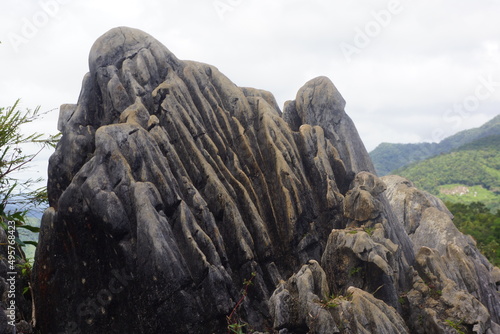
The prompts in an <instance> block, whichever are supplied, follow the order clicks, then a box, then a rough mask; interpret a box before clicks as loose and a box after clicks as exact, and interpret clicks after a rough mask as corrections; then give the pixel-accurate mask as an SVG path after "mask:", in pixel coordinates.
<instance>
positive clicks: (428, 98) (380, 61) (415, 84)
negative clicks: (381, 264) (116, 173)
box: [0, 0, 500, 176]
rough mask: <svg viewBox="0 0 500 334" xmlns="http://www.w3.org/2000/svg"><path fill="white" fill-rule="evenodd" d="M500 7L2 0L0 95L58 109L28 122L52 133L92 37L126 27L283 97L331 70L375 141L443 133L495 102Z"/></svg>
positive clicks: (73, 98)
mask: <svg viewBox="0 0 500 334" xmlns="http://www.w3.org/2000/svg"><path fill="white" fill-rule="evenodd" d="M499 14H500V1H499V0H475V1H472V0H432V1H431V0H419V1H416V0H413V1H411V0H383V1H379V0H359V1H351V0H349V1H347V0H345V1H332V0H309V1H306V0H267V1H264V0H215V1H214V0H185V1H180V0H150V1H144V0H142V1H141V0H121V1H115V0H111V1H109V0H85V1H84V0H40V1H38V0H23V1H19V0H0V27H1V29H0V41H1V42H2V44H0V56H1V62H0V78H1V79H0V106H10V105H12V104H13V103H14V101H15V100H16V99H17V98H21V99H22V107H23V108H34V107H36V106H38V105H40V106H41V110H42V111H48V110H52V111H51V112H50V113H49V114H48V115H47V116H46V117H45V118H44V119H43V120H42V121H40V122H38V123H37V124H35V125H34V127H33V129H36V130H38V131H44V132H48V133H56V132H57V129H56V124H57V117H58V108H59V106H60V105H61V104H63V103H76V102H77V98H78V95H79V93H80V88H81V82H82V78H83V76H84V74H85V73H86V72H87V71H88V53H89V51H90V48H91V46H92V44H93V43H94V41H95V40H96V39H97V38H98V37H99V36H100V35H102V34H103V33H105V32H106V31H108V30H109V29H111V28H113V27H116V26H130V27H134V28H138V29H141V30H143V31H145V32H147V33H149V34H151V35H153V36H154V37H155V38H157V39H158V40H159V41H160V42H162V43H163V44H164V45H165V46H167V48H169V49H170V51H172V52H173V53H174V54H175V55H176V56H177V57H178V58H180V59H189V60H196V61H200V62H204V63H209V64H211V65H214V66H216V67H218V68H219V70H221V72H223V73H224V74H225V75H226V76H228V77H229V78H230V79H231V80H232V81H233V82H234V83H236V84H237V85H239V86H250V87H256V88H261V89H265V90H268V91H271V92H272V93H273V94H274V95H275V97H276V99H277V100H278V103H279V105H280V106H283V103H284V102H285V101H286V100H291V99H295V94H296V92H297V90H298V89H299V88H300V87H301V86H302V85H303V84H304V83H305V82H306V81H308V80H310V79H312V78H314V77H316V76H319V75H325V76H328V77H329V78H330V79H331V80H332V81H333V82H334V84H335V85H336V87H337V88H338V89H339V91H340V93H341V94H342V95H343V97H344V98H345V99H346V101H347V105H346V112H347V113H348V114H349V115H350V117H351V118H352V119H353V120H354V122H355V124H356V127H357V128H358V131H359V133H360V135H361V138H362V139H363V141H364V143H365V146H366V147H367V149H368V150H369V151H371V150H373V149H374V148H375V147H376V146H377V145H378V144H379V143H381V142H399V143H408V142H421V141H431V142H432V141H440V140H441V139H443V138H444V137H445V136H448V135H451V134H453V133H456V132H457V131H459V130H463V129H467V128H472V127H477V126H480V125H481V124H483V123H485V122H486V121H488V120H490V119H491V118H493V117H494V116H495V115H497V114H499V113H500V40H499V39H500V20H499V18H498V16H499ZM30 130H31V128H30V129H27V130H26V131H30ZM48 155H49V153H44V154H42V155H41V156H40V157H39V159H38V160H41V161H42V162H41V164H42V165H43V160H46V159H47V158H48ZM44 168H45V167H43V168H41V169H44ZM40 173H41V174H40V175H41V176H45V175H46V172H45V170H42V171H40Z"/></svg>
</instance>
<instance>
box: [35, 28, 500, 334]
mask: <svg viewBox="0 0 500 334" xmlns="http://www.w3.org/2000/svg"><path fill="white" fill-rule="evenodd" d="M344 107H345V100H344V99H343V98H342V96H341V95H340V93H339V92H338V90H337V89H336V88H335V86H334V84H333V83H332V82H331V81H330V79H328V78H326V77H318V78H315V79H312V80H310V81H309V82H307V83H306V84H305V85H304V86H303V87H302V88H301V89H300V90H299V92H298V93H297V96H296V98H295V100H294V101H288V102H287V103H286V104H285V107H284V111H283V112H282V111H281V110H280V109H279V107H278V105H277V103H276V100H275V99H274V97H273V95H272V94H271V93H270V92H267V91H263V90H259V89H254V88H247V87H245V88H242V87H238V86H236V85H235V84H234V83H232V82H231V81H230V80H229V79H228V78H227V77H225V76H224V75H223V74H222V73H220V72H219V70H218V69H217V68H216V67H214V66H211V65H207V64H202V63H198V62H194V61H183V60H179V59H177V57H175V55H173V54H172V53H171V52H170V51H169V50H168V49H167V48H166V47H165V46H163V45H162V44H161V43H160V42H158V41H157V40H155V39H154V38H153V37H151V36H150V35H148V34H146V33H144V32H142V31H140V30H137V29H132V28H127V27H119V28H114V29H112V30H110V31H109V32H107V33H106V34H104V35H103V36H101V37H100V38H99V39H98V40H97V41H96V42H95V44H94V46H93V47H92V49H91V51H90V55H89V73H87V74H86V75H85V77H84V80H83V84H82V90H81V93H80V96H79V99H78V103H77V104H74V105H71V104H67V105H63V106H62V107H61V109H60V117H59V123H58V127H59V130H60V131H61V132H62V138H61V140H60V142H59V144H58V146H57V148H56V151H55V153H54V154H53V155H52V157H51V158H50V161H49V180H48V193H49V202H50V208H49V209H47V211H46V212H45V214H44V216H43V220H42V227H41V233H40V241H39V246H38V248H37V253H36V262H35V267H34V271H33V281H34V286H33V298H34V305H35V310H34V311H35V318H36V328H37V329H38V330H40V331H41V332H42V333H48V334H50V333H61V332H64V333H97V332H107V333H161V332H169V333H224V332H228V325H242V324H244V325H245V328H246V329H247V330H248V332H255V333H257V332H267V333H278V332H279V333H281V334H285V333H368V332H373V333H375V332H376V333H410V332H411V333H431V332H433V333H448V332H451V329H450V328H451V327H449V326H448V325H447V322H446V320H450V321H456V322H457V323H459V322H460V323H461V325H462V326H465V327H467V329H469V328H470V330H471V331H473V332H475V333H489V334H491V333H497V332H496V330H498V323H499V319H498V318H499V310H498V305H500V303H498V301H499V297H498V284H499V281H500V274H499V271H500V270H499V269H498V268H494V267H493V266H491V264H489V263H488V262H487V261H486V260H485V259H484V257H482V256H481V255H480V253H479V252H478V251H477V249H476V248H475V245H474V244H473V242H472V241H471V240H469V239H468V238H467V237H465V236H463V235H461V234H459V233H458V231H454V230H453V229H452V226H451V225H452V223H451V218H450V216H449V213H447V212H446V209H445V207H444V205H443V204H442V203H441V202H440V201H439V200H438V199H436V198H433V197H432V196H431V195H428V194H423V193H418V192H419V191H418V190H416V189H415V188H413V187H412V186H411V184H409V183H405V182H407V181H401V180H399V179H380V178H378V177H377V176H376V175H375V172H374V168H373V165H372V163H371V160H370V158H369V156H368V153H367V152H366V149H365V148H364V145H363V143H362V141H361V139H360V137H359V135H358V132H357V130H356V128H355V126H354V124H353V122H352V120H351V119H350V118H349V116H348V115H347V114H346V112H345V110H344ZM402 184H403V185H406V187H407V188H402V187H400V186H401V185H402ZM419 210H420V211H419ZM435 222H436V224H439V226H441V227H442V228H437V227H436V226H438V225H436V224H434V223H435ZM450 223H451V225H450ZM450 235H453V236H454V239H452V240H448V239H447V238H448V237H449V236H450ZM430 236H432V237H430ZM464 245H465V246H467V248H466V249H465V248H462V247H461V246H464ZM459 265H460V266H461V267H460V266H459ZM457 268H462V269H467V271H464V270H459V269H457ZM250 279H251V282H250V281H249V280H250ZM250 283H251V285H250ZM431 286H433V287H438V288H440V291H441V294H440V295H438V294H437V293H436V292H434V291H433V288H432V287H431ZM245 287H246V288H247V289H246V288H245ZM434 289H435V290H436V289H437V288H434ZM242 291H244V293H242ZM421 305H423V306H425V307H424V308H421V307H420V306H421ZM436 305H437V306H436ZM434 306H436V307H434ZM468 311H474V312H476V313H475V314H476V315H475V316H474V315H471V314H467V312H468ZM362 314H363V315H362ZM230 315H231V316H230ZM311 315H312V316H311ZM419 321H421V322H422V321H423V322H424V325H421V324H420V323H419ZM228 322H234V323H229V324H228ZM447 326H448V327H447Z"/></svg>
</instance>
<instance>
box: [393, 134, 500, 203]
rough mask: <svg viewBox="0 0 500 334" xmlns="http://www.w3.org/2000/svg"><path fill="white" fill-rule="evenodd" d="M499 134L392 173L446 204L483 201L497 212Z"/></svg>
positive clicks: (499, 195)
mask: <svg viewBox="0 0 500 334" xmlns="http://www.w3.org/2000/svg"><path fill="white" fill-rule="evenodd" d="M499 148H500V135H498V134H497V135H494V136H489V137H485V138H481V139H479V140H477V141H475V142H472V143H469V144H467V145H465V146H462V147H460V148H458V149H457V150H455V151H453V152H451V153H448V154H442V155H439V156H436V157H434V158H431V159H428V160H424V161H422V162H419V163H416V164H413V165H411V166H408V167H404V168H402V169H399V170H396V171H394V172H393V174H397V175H401V176H403V177H406V178H407V179H409V180H411V181H412V182H414V183H415V185H416V186H417V187H418V188H420V189H423V190H426V191H428V192H430V193H432V194H434V195H437V196H438V197H440V198H441V199H443V200H446V201H450V202H461V203H472V202H478V201H481V202H484V203H485V204H486V205H487V206H488V207H489V208H490V209H492V210H497V209H500V151H499Z"/></svg>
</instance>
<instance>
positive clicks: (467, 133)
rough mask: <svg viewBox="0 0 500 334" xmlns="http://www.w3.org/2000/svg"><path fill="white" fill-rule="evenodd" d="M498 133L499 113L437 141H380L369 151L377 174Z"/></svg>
mask: <svg viewBox="0 0 500 334" xmlns="http://www.w3.org/2000/svg"><path fill="white" fill-rule="evenodd" d="M496 134H500V115H497V116H496V117H495V118H493V119H492V120H491V121H489V122H487V123H486V124H484V125H482V126H481V127H479V128H475V129H470V130H464V131H461V132H458V133H457V134H455V135H453V136H450V137H447V138H445V139H443V140H442V141H441V142H439V143H419V144H390V143H382V144H380V145H379V146H377V147H376V148H375V149H374V150H373V151H371V152H370V157H371V159H372V161H373V164H374V166H375V169H376V171H377V174H378V175H379V176H383V175H387V174H389V173H391V172H392V171H394V170H396V169H398V168H402V167H404V166H408V165H410V164H412V163H415V162H418V161H422V160H425V159H428V158H431V157H433V156H436V155H439V154H442V153H448V152H451V151H452V150H454V149H457V148H459V147H461V146H463V145H465V144H468V143H471V142H473V141H475V140H477V139H480V138H484V137H489V136H492V135H496Z"/></svg>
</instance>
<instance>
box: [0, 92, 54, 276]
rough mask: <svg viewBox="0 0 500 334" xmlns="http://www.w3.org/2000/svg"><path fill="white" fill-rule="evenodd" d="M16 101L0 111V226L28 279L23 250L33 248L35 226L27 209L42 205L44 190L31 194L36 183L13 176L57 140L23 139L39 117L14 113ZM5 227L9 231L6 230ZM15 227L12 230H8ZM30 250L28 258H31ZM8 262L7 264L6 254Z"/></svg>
mask: <svg viewBox="0 0 500 334" xmlns="http://www.w3.org/2000/svg"><path fill="white" fill-rule="evenodd" d="M18 105H19V100H18V101H16V103H14V105H13V106H12V107H8V108H0V225H1V227H2V228H3V229H4V230H5V231H6V233H7V234H8V235H9V236H11V235H12V236H15V239H12V240H15V244H14V246H15V259H12V262H9V263H10V264H13V263H15V264H16V266H17V267H18V268H19V272H20V273H21V275H22V276H24V277H27V278H29V276H30V272H31V265H32V261H33V258H28V257H27V256H26V254H25V252H24V250H23V249H25V247H30V246H31V247H36V245H37V243H36V241H34V239H36V238H34V237H33V234H34V235H37V234H38V232H39V230H40V229H39V227H38V226H32V225H31V224H30V222H31V221H30V217H29V216H28V212H29V209H30V208H32V207H34V206H36V205H40V204H42V203H46V200H47V194H46V189H45V188H40V189H37V190H32V188H33V186H34V185H35V184H36V183H37V182H38V181H39V180H33V179H28V180H25V181H20V180H19V179H18V178H17V177H16V176H17V175H19V172H20V171H23V170H25V169H27V168H28V167H29V163H30V162H32V161H33V159H34V158H35V157H36V156H37V155H38V154H39V153H40V152H41V151H42V150H43V149H44V148H45V147H47V146H54V145H55V142H56V141H57V139H58V138H57V137H58V136H49V137H46V136H44V135H42V134H39V133H33V134H30V135H24V134H23V133H22V132H21V127H22V126H23V125H25V124H28V123H31V122H33V121H35V120H37V119H39V117H40V116H41V115H40V114H39V108H36V109H35V110H29V109H28V110H26V111H25V112H22V111H19V110H18ZM27 144H38V145H39V147H40V148H39V150H38V152H36V153H32V154H29V153H28V154H27V153H24V150H25V146H26V145H27ZM9 225H10V228H11V229H9ZM13 226H15V229H12V227H13ZM33 254H34V249H33V248H31V250H30V255H31V256H33ZM9 261H11V257H10V253H9Z"/></svg>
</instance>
